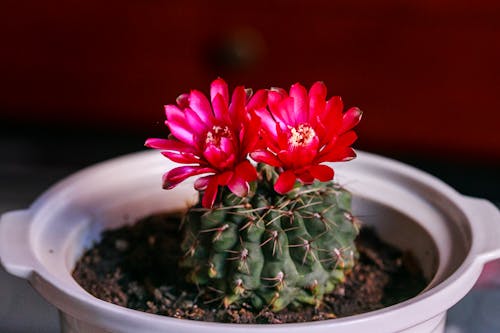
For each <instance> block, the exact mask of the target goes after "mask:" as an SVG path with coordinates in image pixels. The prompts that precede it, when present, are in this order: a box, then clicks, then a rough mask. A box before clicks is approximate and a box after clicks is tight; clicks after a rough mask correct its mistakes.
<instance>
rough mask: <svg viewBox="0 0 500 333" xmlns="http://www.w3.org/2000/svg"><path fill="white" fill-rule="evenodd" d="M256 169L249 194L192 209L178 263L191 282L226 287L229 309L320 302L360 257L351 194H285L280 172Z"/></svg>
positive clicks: (321, 186) (335, 190) (331, 190)
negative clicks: (244, 305)
mask: <svg viewBox="0 0 500 333" xmlns="http://www.w3.org/2000/svg"><path fill="white" fill-rule="evenodd" d="M258 170H259V175H260V179H259V180H258V181H257V182H255V183H254V184H253V185H252V186H253V187H254V188H253V189H252V191H251V193H250V195H248V196H247V197H245V198H240V197H237V196H235V195H234V194H232V193H231V192H230V191H228V190H227V189H226V190H224V191H223V192H222V194H221V198H220V201H219V202H220V205H218V206H216V207H214V208H212V209H205V208H202V207H201V206H199V205H198V206H195V207H192V208H191V209H190V210H189V211H188V213H187V214H186V215H185V218H184V221H183V233H184V239H183V241H182V244H181V247H182V250H183V251H184V253H185V255H184V257H183V258H182V260H181V263H180V265H181V267H183V268H185V269H186V271H187V280H188V281H189V282H191V283H195V284H197V285H200V286H210V287H212V288H215V289H217V290H220V291H221V292H222V293H223V294H224V297H223V302H224V305H225V306H228V305H229V304H232V303H241V302H244V301H245V302H248V303H250V304H252V305H253V306H254V308H256V309H262V308H265V307H268V308H270V309H271V310H273V311H279V310H282V309H283V308H285V307H286V306H288V305H289V304H297V303H309V304H316V305H318V304H319V303H320V302H321V300H322V298H323V296H324V295H325V293H328V292H330V291H332V290H333V289H334V288H335V286H336V284H338V283H339V282H342V281H343V279H344V277H345V273H346V272H347V271H349V270H350V269H351V268H352V266H353V265H354V262H355V260H356V258H357V252H356V248H355V245H354V239H355V238H356V236H357V234H358V227H357V224H356V221H355V219H354V218H353V216H352V215H351V195H350V193H349V192H348V191H346V190H345V189H343V188H341V187H340V186H338V185H336V184H334V183H333V182H327V183H319V182H318V183H314V184H311V185H306V186H304V185H302V186H300V187H296V188H295V189H294V190H292V191H291V192H289V193H287V194H286V195H279V194H277V193H276V192H274V190H273V185H272V184H273V183H274V182H275V181H276V177H277V174H276V171H275V170H274V168H272V167H269V166H264V165H259V167H258Z"/></svg>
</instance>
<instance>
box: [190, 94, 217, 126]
mask: <svg viewBox="0 0 500 333" xmlns="http://www.w3.org/2000/svg"><path fill="white" fill-rule="evenodd" d="M189 106H190V107H191V109H193V110H194V112H196V114H197V115H198V117H200V119H201V120H203V121H204V122H206V123H209V124H212V123H213V119H214V116H213V113H212V107H211V106H210V102H209V101H208V99H207V98H206V97H205V95H203V93H202V92H200V91H198V90H192V91H191V94H189Z"/></svg>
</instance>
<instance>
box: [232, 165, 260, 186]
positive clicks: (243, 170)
mask: <svg viewBox="0 0 500 333" xmlns="http://www.w3.org/2000/svg"><path fill="white" fill-rule="evenodd" d="M234 172H235V174H236V175H237V176H238V177H241V178H243V179H244V180H246V181H248V182H251V181H254V180H255V179H257V171H256V170H255V167H254V166H253V165H252V163H250V162H249V161H248V160H245V161H243V162H241V163H240V164H238V165H237V166H236V168H235V170H234Z"/></svg>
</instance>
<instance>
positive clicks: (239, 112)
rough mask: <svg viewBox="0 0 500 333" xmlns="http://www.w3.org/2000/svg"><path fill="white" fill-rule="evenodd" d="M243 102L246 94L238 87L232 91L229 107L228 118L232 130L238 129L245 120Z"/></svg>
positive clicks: (241, 87) (243, 89)
mask: <svg viewBox="0 0 500 333" xmlns="http://www.w3.org/2000/svg"><path fill="white" fill-rule="evenodd" d="M245 101H246V92H245V88H244V87H243V86H238V87H236V88H235V89H234V91H233V95H232V97H231V104H230V105H229V117H230V118H231V124H232V125H233V128H239V127H240V126H241V125H242V121H243V119H245Z"/></svg>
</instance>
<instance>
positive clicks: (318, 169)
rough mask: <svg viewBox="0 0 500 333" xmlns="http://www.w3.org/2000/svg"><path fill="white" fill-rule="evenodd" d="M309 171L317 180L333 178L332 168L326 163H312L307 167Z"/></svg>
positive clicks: (323, 180) (324, 180)
mask: <svg viewBox="0 0 500 333" xmlns="http://www.w3.org/2000/svg"><path fill="white" fill-rule="evenodd" d="M309 173H310V174H311V176H313V177H314V178H316V179H318V180H319V181H322V182H326V181H329V180H332V179H333V175H334V172H333V169H332V168H330V167H329V166H326V165H313V166H311V167H309Z"/></svg>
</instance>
